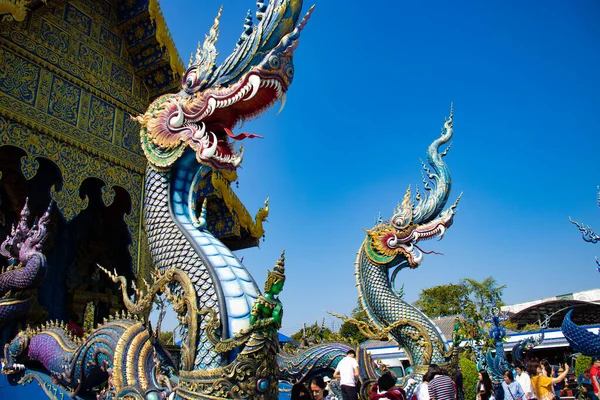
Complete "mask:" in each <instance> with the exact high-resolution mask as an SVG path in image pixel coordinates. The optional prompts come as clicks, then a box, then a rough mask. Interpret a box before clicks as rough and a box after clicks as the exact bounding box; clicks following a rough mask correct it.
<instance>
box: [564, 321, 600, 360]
mask: <svg viewBox="0 0 600 400" xmlns="http://www.w3.org/2000/svg"><path fill="white" fill-rule="evenodd" d="M572 313H573V310H570V311H569V312H568V313H567V315H565V319H564V320H563V323H562V326H561V330H562V332H563V335H565V339H567V341H568V342H569V344H570V345H571V347H572V348H573V351H575V352H578V353H581V354H583V355H585V356H590V357H593V356H600V335H597V334H594V333H592V332H590V331H588V330H587V329H585V328H583V327H580V326H579V325H576V324H575V323H574V322H573V321H572V320H571V314H572Z"/></svg>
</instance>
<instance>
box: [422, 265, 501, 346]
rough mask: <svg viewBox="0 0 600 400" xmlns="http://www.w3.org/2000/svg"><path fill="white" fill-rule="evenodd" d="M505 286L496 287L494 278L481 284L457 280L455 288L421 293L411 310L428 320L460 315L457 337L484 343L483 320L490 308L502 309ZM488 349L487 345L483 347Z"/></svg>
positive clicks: (435, 289) (489, 278)
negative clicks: (493, 304) (494, 306)
mask: <svg viewBox="0 0 600 400" xmlns="http://www.w3.org/2000/svg"><path fill="white" fill-rule="evenodd" d="M505 287H506V286H505V285H503V286H499V285H498V282H496V280H495V279H494V278H492V277H491V276H490V277H487V278H486V279H484V280H483V281H482V282H479V281H477V280H475V279H472V278H464V279H461V280H460V281H459V282H458V284H448V285H441V286H435V287H433V288H429V289H423V290H422V291H421V293H420V294H419V298H418V300H417V301H416V302H415V306H416V307H418V308H419V309H420V310H421V311H423V312H424V313H425V314H426V315H428V316H430V317H442V316H450V315H456V314H461V315H462V316H463V317H464V318H462V319H461V322H460V324H461V327H460V334H461V335H462V336H463V337H466V338H469V339H473V340H476V341H484V342H486V341H487V339H488V338H487V335H484V334H483V329H484V328H485V326H486V323H485V316H486V315H488V314H489V313H490V305H491V303H492V302H495V304H496V306H498V307H499V306H501V305H502V301H501V300H502V292H503V290H504V288H505ZM487 344H488V346H489V345H491V343H489V342H488V343H487Z"/></svg>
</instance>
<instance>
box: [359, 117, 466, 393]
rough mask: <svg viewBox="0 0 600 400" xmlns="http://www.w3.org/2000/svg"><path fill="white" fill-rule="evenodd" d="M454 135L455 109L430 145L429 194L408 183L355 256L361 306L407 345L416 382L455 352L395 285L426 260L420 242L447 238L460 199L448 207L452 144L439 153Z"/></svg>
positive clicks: (388, 331)
mask: <svg viewBox="0 0 600 400" xmlns="http://www.w3.org/2000/svg"><path fill="white" fill-rule="evenodd" d="M452 133H453V115H452V111H451V112H450V117H449V119H447V120H446V122H445V124H444V127H443V128H442V132H441V136H440V137H439V138H437V139H436V140H435V141H433V143H431V145H430V146H429V149H428V151H427V160H428V164H429V166H427V165H425V164H424V163H423V167H424V169H425V173H426V175H427V178H428V179H429V181H427V180H425V178H423V183H424V187H425V192H424V193H419V191H418V190H417V193H416V196H415V197H414V198H412V197H411V193H410V187H409V189H408V190H407V192H406V195H405V196H404V200H403V201H402V204H401V205H399V206H398V208H397V209H396V210H395V213H394V215H393V216H392V218H390V219H389V220H388V221H382V222H379V223H378V224H376V225H375V226H374V227H373V228H372V229H370V230H367V237H366V239H365V240H364V242H363V244H362V245H361V247H360V250H359V252H358V256H357V259H356V280H357V284H358V292H359V298H360V300H361V302H362V305H363V307H364V309H365V310H366V312H367V315H368V316H369V318H370V320H371V321H372V323H373V324H374V325H375V326H376V327H377V328H379V329H380V330H381V331H382V332H383V333H386V334H387V335H389V337H391V338H392V339H393V340H394V341H395V342H396V343H397V344H398V346H400V347H402V348H404V350H405V351H406V353H407V355H408V357H409V359H410V361H411V364H412V365H413V366H414V367H415V378H416V380H417V381H419V380H420V378H421V377H422V374H423V373H425V371H426V370H427V368H428V365H429V364H431V363H436V364H443V363H445V362H447V361H448V358H449V356H450V352H449V351H448V349H447V348H446V345H445V343H444V340H443V337H442V335H441V333H440V331H439V329H438V328H437V327H436V326H435V324H434V323H433V322H432V321H431V320H430V319H429V318H427V316H425V314H423V313H422V312H421V311H420V310H418V309H417V308H415V307H413V306H412V305H410V304H409V303H407V302H406V301H404V300H403V299H402V298H401V296H400V295H399V293H398V291H397V290H396V289H395V287H396V286H395V279H396V276H397V274H398V272H399V271H400V270H402V269H404V268H407V267H409V268H417V267H418V266H419V265H420V264H421V262H422V260H423V253H425V252H424V251H422V250H421V249H420V248H419V246H418V245H417V243H418V242H420V241H422V240H427V239H432V238H434V237H439V238H441V237H443V235H444V233H445V232H446V229H447V228H448V227H449V226H450V225H451V224H452V220H453V217H454V213H455V209H456V206H457V204H458V199H457V200H456V202H455V203H454V204H453V205H452V206H451V207H449V208H447V209H444V206H445V205H446V202H447V200H448V197H449V195H450V187H451V179H450V172H449V170H448V166H447V165H446V163H445V162H444V160H443V157H444V156H445V155H446V153H447V150H448V148H447V149H446V150H445V151H443V152H440V146H442V145H444V144H446V143H448V142H449V141H450V139H451V138H452ZM390 272H391V273H390ZM380 333H381V332H380ZM409 389H410V388H409Z"/></svg>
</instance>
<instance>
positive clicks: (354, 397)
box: [333, 349, 358, 400]
mask: <svg viewBox="0 0 600 400" xmlns="http://www.w3.org/2000/svg"><path fill="white" fill-rule="evenodd" d="M333 377H334V378H336V379H339V381H340V387H341V389H342V399H344V400H358V391H357V390H356V381H357V380H358V362H357V361H356V352H355V351H354V350H352V349H350V350H348V352H347V353H346V357H344V358H342V359H341V360H340V362H339V363H338V365H337V368H336V369H335V372H334V373H333Z"/></svg>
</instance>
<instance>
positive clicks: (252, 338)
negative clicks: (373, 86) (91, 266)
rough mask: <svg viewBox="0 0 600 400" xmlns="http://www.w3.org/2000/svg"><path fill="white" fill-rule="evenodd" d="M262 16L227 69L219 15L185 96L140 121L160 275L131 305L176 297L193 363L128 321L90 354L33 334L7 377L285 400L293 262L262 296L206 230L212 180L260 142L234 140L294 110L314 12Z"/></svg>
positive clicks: (158, 105) (13, 352)
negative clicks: (301, 43) (206, 188)
mask: <svg viewBox="0 0 600 400" xmlns="http://www.w3.org/2000/svg"><path fill="white" fill-rule="evenodd" d="M257 7H258V10H257V12H256V18H257V20H258V23H257V25H253V23H252V17H251V15H248V16H247V17H246V23H245V25H244V32H243V33H242V35H241V37H240V39H239V40H238V42H237V45H236V47H235V49H234V50H233V53H232V54H231V55H230V56H229V57H227V58H226V59H225V61H224V62H223V63H222V64H221V65H220V66H219V67H217V66H216V63H215V60H216V56H217V51H216V48H215V43H216V40H217V37H218V25H219V17H220V14H221V12H220V11H219V15H218V16H217V18H216V19H215V22H214V24H213V26H212V28H211V30H210V33H209V35H207V36H206V40H205V41H204V43H203V44H202V46H199V47H198V50H197V52H196V54H195V56H194V57H193V58H192V59H191V60H190V65H189V67H188V69H187V71H186V72H185V74H184V76H183V80H182V89H181V91H180V92H179V93H175V94H167V95H163V96H161V97H159V98H158V99H156V100H155V101H154V102H153V103H152V104H151V105H150V106H149V108H148V110H147V111H146V113H145V114H144V115H141V116H139V117H137V118H136V120H137V121H138V122H139V123H140V125H141V132H140V136H141V143H142V148H143V151H144V153H145V155H146V157H147V159H148V169H147V173H146V179H145V191H144V219H145V228H146V233H147V236H148V242H149V246H150V252H151V255H152V258H153V261H154V265H155V267H156V268H157V272H156V278H155V280H154V282H153V283H152V284H149V285H148V287H147V288H146V290H145V291H138V299H137V301H136V302H132V301H128V299H125V298H126V297H127V296H126V295H125V294H124V297H125V298H124V301H125V303H126V305H127V307H128V310H129V311H130V312H131V313H132V314H136V315H137V314H144V313H145V312H147V310H149V307H151V304H152V300H153V299H154V296H155V295H156V294H157V293H159V292H161V291H164V290H166V291H167V294H168V296H170V297H169V298H170V299H171V301H172V303H173V306H174V308H175V311H176V312H177V314H178V317H179V320H180V322H181V333H182V342H183V343H182V361H181V364H180V365H178V366H173V365H171V363H170V361H169V360H168V359H167V358H162V359H161V357H159V355H160V354H162V352H163V350H162V348H161V347H160V346H158V345H157V344H156V343H153V340H152V339H151V338H152V335H150V334H143V333H142V332H146V331H147V330H146V328H145V326H144V324H143V323H142V322H139V321H135V320H131V319H130V318H129V317H127V316H125V318H123V316H121V317H120V318H119V319H118V320H115V321H112V322H109V323H108V325H105V326H102V327H100V328H99V329H98V330H96V331H94V332H93V333H92V334H91V335H90V336H89V337H87V338H86V340H85V341H84V342H83V343H81V344H80V345H79V346H75V345H76V344H77V343H75V344H71V343H70V342H68V340H67V338H65V337H63V336H62V335H61V334H59V333H57V332H56V331H55V330H56V329H59V330H60V328H56V327H51V328H52V329H54V330H52V331H49V330H48V328H46V329H45V330H43V331H40V332H39V333H33V332H26V333H23V334H21V335H20V336H18V337H17V338H16V339H15V340H14V341H13V343H11V345H10V346H9V348H8V353H7V354H6V356H5V368H4V371H5V372H17V370H19V368H18V367H17V365H18V363H19V359H20V357H21V358H25V359H27V358H30V359H31V358H34V359H37V360H39V361H41V362H42V364H43V365H44V367H45V368H46V370H47V371H49V372H50V373H51V375H52V376H53V378H54V379H55V380H56V381H57V382H58V384H60V385H61V386H63V387H68V388H81V387H88V386H90V383H89V382H88V380H89V379H91V378H90V377H91V375H96V374H99V375H101V377H102V375H103V374H104V377H108V376H110V377H111V378H110V380H109V390H108V394H107V397H109V398H120V397H122V396H129V397H131V398H147V399H150V398H156V396H177V397H178V398H184V399H217V398H252V399H275V398H277V350H278V346H277V328H278V327H279V326H280V323H281V317H282V307H281V303H280V302H279V300H278V299H277V298H276V295H277V294H278V293H279V291H281V289H282V288H283V282H284V275H283V257H282V259H281V260H280V263H279V267H276V268H275V269H274V271H272V272H271V274H270V275H269V278H268V280H267V284H266V285H265V290H266V293H265V294H264V295H261V294H260V291H259V289H258V286H257V285H256V283H255V282H254V280H253V279H252V276H251V275H250V274H249V273H248V271H247V270H246V269H245V268H244V266H243V265H242V264H241V263H240V261H239V260H238V259H237V257H236V256H235V255H234V254H233V253H232V252H231V250H230V249H229V248H227V247H226V246H225V245H224V244H223V243H221V242H220V241H219V240H218V239H217V238H216V237H215V236H213V234H211V233H210V232H209V231H208V230H207V229H206V226H207V217H206V215H207V199H206V198H200V195H199V190H198V188H199V186H200V185H201V183H202V182H203V181H204V180H207V179H211V177H212V175H232V174H234V173H235V170H236V168H237V167H238V166H240V163H241V162H242V158H243V149H241V148H240V150H239V151H237V150H236V149H235V148H234V147H235V146H234V143H235V142H236V141H240V140H242V139H245V138H252V137H255V136H256V135H251V134H247V133H239V134H237V135H236V134H234V133H233V131H232V130H233V129H234V127H235V126H236V125H237V124H238V123H239V122H243V121H245V120H248V119H252V118H255V117H257V116H259V115H261V114H262V113H263V112H264V111H265V110H267V109H268V108H269V107H271V106H272V105H273V104H274V103H275V102H276V101H278V100H280V101H281V102H282V106H283V104H285V94H286V92H287V90H288V88H289V86H290V84H291V83H292V79H293V76H294V67H293V62H292V60H293V53H294V50H295V49H296V47H297V45H298V40H299V37H300V32H301V31H302V29H303V28H304V26H305V24H306V22H307V20H308V18H309V16H310V14H311V12H312V8H311V10H310V11H309V12H308V13H307V15H306V16H305V17H304V18H303V19H302V20H300V18H299V17H300V12H301V8H302V1H301V0H272V1H270V2H268V4H265V3H264V2H263V0H259V1H258V3H257ZM299 20H300V21H299ZM298 21H299V22H298ZM200 204H201V205H202V206H201V210H200V212H199V213H197V205H200ZM198 208H200V207H198ZM265 213H266V212H263V213H262V214H261V213H259V214H260V215H262V217H260V218H261V219H264V217H265ZM198 214H199V215H198ZM259 222H262V220H261V221H259ZM111 276H112V277H113V279H115V280H117V281H118V280H120V278H119V277H117V276H114V275H111ZM139 335H142V336H139ZM108 337H110V339H108ZM41 343H44V344H45V345H44V346H42V345H41ZM40 347H43V349H40ZM103 354H104V355H103ZM64 361H66V362H64ZM63 366H64V367H65V368H63ZM174 367H177V368H178V369H179V371H178V372H177V373H176V374H175V373H174V372H172V371H173V368H174ZM165 376H167V377H168V378H166V379H165ZM167 381H168V382H167Z"/></svg>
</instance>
